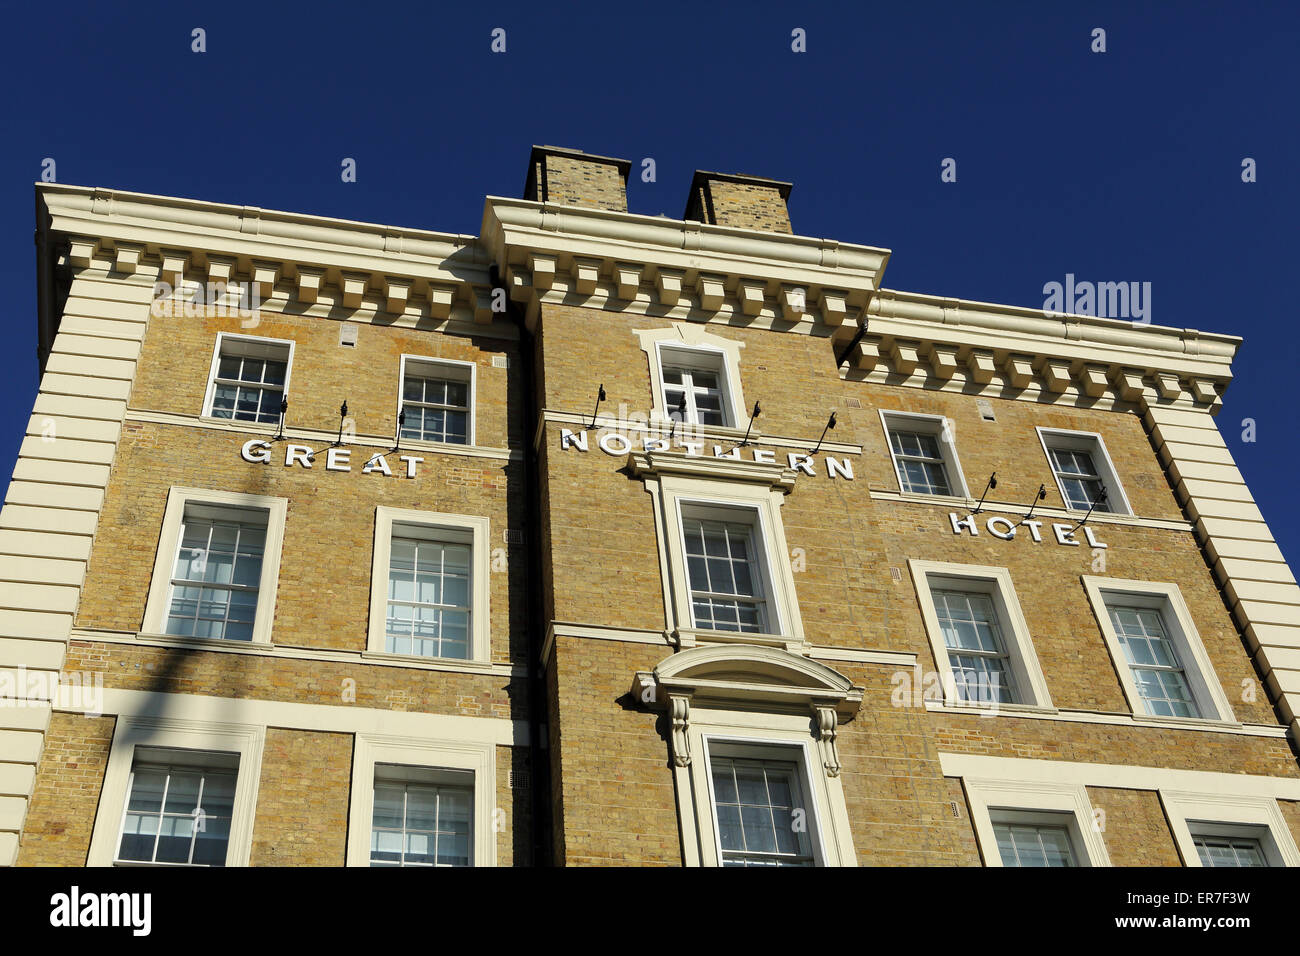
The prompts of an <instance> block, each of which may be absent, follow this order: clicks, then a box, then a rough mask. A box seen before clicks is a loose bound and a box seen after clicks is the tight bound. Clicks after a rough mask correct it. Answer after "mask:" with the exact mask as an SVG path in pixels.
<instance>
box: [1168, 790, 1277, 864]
mask: <svg viewBox="0 0 1300 956" xmlns="http://www.w3.org/2000/svg"><path fill="white" fill-rule="evenodd" d="M1160 802H1161V804H1163V806H1164V809H1165V816H1166V817H1168V818H1169V825H1170V829H1171V830H1172V831H1173V835H1174V843H1175V844H1177V846H1178V854H1179V855H1180V856H1181V857H1182V858H1183V865H1184V866H1202V863H1201V856H1200V854H1199V853H1198V852H1197V851H1196V844H1195V842H1194V841H1195V837H1196V835H1197V834H1199V833H1204V832H1214V831H1217V833H1216V834H1215V835H1221V836H1250V837H1254V838H1256V839H1258V840H1259V845H1260V849H1261V850H1262V851H1263V853H1264V858H1265V859H1266V860H1267V861H1268V865H1269V866H1300V850H1297V848H1296V842H1295V839H1294V838H1293V837H1292V836H1291V828H1290V827H1289V826H1287V822H1286V818H1285V817H1284V816H1283V815H1282V811H1281V809H1279V807H1278V805H1277V800H1275V799H1274V798H1272V797H1248V796H1235V795H1231V794H1223V793H1193V792H1189V791H1185V790H1164V789H1162V790H1161V791H1160Z"/></svg>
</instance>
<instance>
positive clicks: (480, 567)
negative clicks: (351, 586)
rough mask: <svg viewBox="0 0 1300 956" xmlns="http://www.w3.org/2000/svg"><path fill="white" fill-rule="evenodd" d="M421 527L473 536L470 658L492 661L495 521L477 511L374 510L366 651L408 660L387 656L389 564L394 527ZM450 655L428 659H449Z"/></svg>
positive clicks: (377, 508)
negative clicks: (493, 536) (492, 525)
mask: <svg viewBox="0 0 1300 956" xmlns="http://www.w3.org/2000/svg"><path fill="white" fill-rule="evenodd" d="M394 524H397V525H404V524H405V525H418V526H420V527H424V528H435V529H439V530H446V531H450V532H453V533H456V534H457V535H464V534H465V533H466V532H468V533H469V536H470V603H471V607H470V614H469V617H470V660H471V661H481V662H485V663H487V662H490V661H491V659H492V615H491V597H492V588H491V580H492V579H491V573H492V555H491V549H490V546H489V545H490V542H491V540H492V533H491V524H492V522H491V519H489V518H485V517H480V516H477V515H457V514H444V513H441V512H436V511H412V510H410V509H405V508H389V507H387V506H386V505H378V506H376V508H375V551H374V557H373V560H372V561H371V575H370V623H369V627H368V631H367V633H368V640H367V643H366V646H367V649H368V650H369V652H370V653H371V654H372V655H380V654H382V655H385V656H387V657H392V658H400V659H404V660H405V659H408V658H410V657H411V655H393V654H389V652H388V651H387V650H386V649H385V648H386V644H387V641H386V637H385V626H384V622H385V620H386V615H387V609H388V565H389V559H390V558H391V556H392V548H391V542H392V538H393V525H394ZM451 659H452V658H430V660H451Z"/></svg>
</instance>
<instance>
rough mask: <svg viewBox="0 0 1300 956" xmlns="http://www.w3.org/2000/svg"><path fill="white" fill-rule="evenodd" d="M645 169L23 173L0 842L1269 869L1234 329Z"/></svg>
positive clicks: (1272, 655)
mask: <svg viewBox="0 0 1300 956" xmlns="http://www.w3.org/2000/svg"><path fill="white" fill-rule="evenodd" d="M628 168H629V164H628V163H627V162H626V161H623V160H614V159H608V158H604V157H598V156H591V155H588V154H585V153H581V152H578V151H574V150H563V149H554V148H550V147H537V148H535V149H534V150H533V153H532V156H531V158H530V161H529V166H528V174H527V177H526V182H525V187H524V196H525V198H524V199H503V198H496V197H489V198H488V200H487V202H486V206H485V210H484V216H483V223H482V228H481V231H480V235H479V236H460V235H447V234H440V233H432V232H423V231H418V230H412V229H403V228H395V227H388V226H381V225H372V224H364V223H353V222H343V221H338V220H330V219H323V218H319V217H311V216H302V215H295V214H290V213H281V212H270V211H267V210H262V209H256V208H251V207H239V206H224V205H217V204H212V203H205V202H196V201H191V200H182V199H173V198H165V197H156V196H147V195H138V194H131V193H121V192H115V191H111V190H103V189H85V188H79V187H71V186H62V185H43V186H40V187H38V191H37V216H38V220H37V229H38V243H37V246H38V254H37V260H38V270H37V281H38V300H39V307H40V308H39V312H40V315H39V323H40V325H39V329H40V361H41V366H42V378H41V385H40V392H39V395H38V396H37V398H36V401H35V406H34V409H33V413H32V416H31V420H30V425H29V427H28V429H27V438H26V439H25V441H24V443H23V446H22V451H21V454H20V457H19V460H18V462H17V465H16V466H15V469H14V477H13V481H12V483H11V484H10V486H9V491H8V495H7V498H6V502H5V506H4V509H3V511H0V581H3V582H4V583H3V584H0V595H3V599H2V600H0V608H2V609H0V668H3V670H0V702H3V704H4V705H5V706H0V863H5V864H11V863H16V864H17V865H20V866H21V865H71V866H80V865H111V864H127V863H160V864H162V863H167V864H187V863H188V864H194V865H231V866H233V865H291V864H319V865H339V866H341V865H372V864H373V865H397V864H402V865H466V864H473V865H511V864H518V865H528V864H535V863H556V864H568V865H581V864H662V865H672V866H677V865H683V864H684V865H716V864H719V863H727V864H750V865H765V864H774V863H783V864H814V865H848V864H862V865H893V864H916V863H922V864H953V865H981V864H983V865H994V866H996V865H1042V864H1072V865H1094V866H1096V865H1174V866H1176V865H1189V866H1197V865H1203V864H1215V865H1237V864H1251V863H1262V864H1270V865H1295V864H1297V863H1300V853H1297V849H1296V846H1297V839H1300V767H1298V766H1297V760H1296V753H1295V750H1294V749H1293V745H1294V736H1295V734H1296V732H1297V725H1296V724H1295V718H1296V716H1297V714H1298V713H1300V701H1298V699H1297V695H1298V694H1300V589H1297V587H1296V584H1295V581H1294V578H1293V577H1292V575H1291V572H1290V571H1289V570H1288V568H1287V565H1286V563H1285V561H1284V559H1283V557H1282V555H1281V553H1280V551H1279V549H1278V548H1277V546H1276V544H1275V543H1274V542H1273V540H1272V537H1271V535H1270V533H1269V531H1268V527H1267V525H1266V524H1265V522H1264V520H1263V517H1262V516H1261V514H1260V512H1259V510H1258V509H1257V508H1256V506H1255V504H1254V503H1253V501H1252V499H1251V496H1250V493H1249V491H1248V490H1247V489H1246V487H1245V484H1244V482H1243V480H1242V477H1241V475H1240V473H1239V472H1238V470H1237V468H1236V466H1235V465H1234V463H1233V461H1232V458H1231V456H1230V454H1229V453H1228V451H1227V449H1226V447H1225V445H1224V443H1223V441H1222V439H1221V438H1220V436H1219V433H1218V431H1217V429H1216V427H1215V423H1214V418H1213V416H1214V414H1215V412H1216V411H1217V410H1218V406H1219V404H1220V402H1221V394H1222V392H1223V390H1224V388H1225V387H1226V386H1227V384H1228V382H1229V381H1230V378H1231V371H1230V363H1231V360H1232V358H1233V356H1234V354H1235V352H1236V349H1237V346H1238V344H1239V340H1237V339H1235V338H1233V337H1231V336H1225V335H1216V334H1209V333H1200V332H1195V331H1191V330H1185V329H1174V328H1161V327H1156V326H1142V325H1135V324H1133V323H1129V322H1123V321H1117V320H1111V319H1101V318H1093V317H1088V316H1076V315H1053V314H1050V313H1045V312H1043V311H1041V310H1036V309H1028V308H1019V307H1009V306H998V305H990V304H987V303H981V302H971V301H965V300H958V299H950V298H941V297H936V296H931V295H924V294H917V293H911V292H900V291H896V290H890V289H886V288H883V287H882V284H881V283H882V280H883V276H884V270H885V266H886V264H887V262H888V259H889V255H890V253H889V252H888V251H887V250H884V249H879V248H873V247H867V246H861V245H851V244H847V243H841V242H837V241H834V240H826V239H813V238H808V237H804V236H799V235H796V234H794V233H793V231H792V227H791V221H790V216H789V213H788V209H787V199H788V196H789V193H790V186H789V184H786V183H780V182H776V181H773V180H768V179H762V178H758V177H750V176H736V175H723V174H716V173H710V172H697V173H696V174H695V177H694V179H693V181H692V183H691V188H690V193H689V196H688V197H687V203H686V208H685V212H684V214H683V219H681V220H675V219H670V218H666V217H652V216H645V215H638V214H635V213H629V212H628V211H627V198H626V189H625V185H626V177H627V174H628Z"/></svg>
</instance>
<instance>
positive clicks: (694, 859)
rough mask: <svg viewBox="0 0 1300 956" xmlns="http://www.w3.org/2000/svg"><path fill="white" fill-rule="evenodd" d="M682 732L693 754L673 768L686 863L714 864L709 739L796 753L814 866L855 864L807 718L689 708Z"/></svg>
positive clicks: (842, 810) (837, 787)
mask: <svg viewBox="0 0 1300 956" xmlns="http://www.w3.org/2000/svg"><path fill="white" fill-rule="evenodd" d="M687 736H688V739H689V748H690V752H691V753H692V754H694V755H695V756H694V758H693V759H692V760H691V762H690V764H688V765H687V766H685V767H682V766H676V765H675V766H674V767H673V783H674V788H675V790H676V793H677V810H678V819H679V822H680V825H681V830H682V852H683V855H684V863H685V865H686V866H718V865H719V859H720V856H719V843H718V836H717V833H716V826H715V824H714V810H713V807H714V802H713V782H712V774H711V773H710V770H709V753H710V751H709V742H710V741H714V742H726V743H736V744H750V745H756V746H762V747H771V748H773V749H776V748H780V749H782V750H784V751H788V752H790V754H791V755H792V756H793V755H796V754H797V756H796V757H795V758H794V759H795V760H796V762H797V763H798V764H799V766H800V770H801V773H802V775H803V784H804V786H805V790H806V796H807V797H808V798H809V799H810V801H811V805H810V806H809V808H808V809H809V813H808V819H809V834H810V836H812V835H815V837H816V839H815V840H814V841H813V851H814V855H815V856H816V860H817V865H819V866H857V854H856V853H855V851H854V848H853V837H852V834H851V832H850V829H849V819H848V809H847V807H846V805H845V801H844V790H843V786H842V783H841V780H840V778H839V777H837V776H836V777H833V776H831V775H830V774H828V773H827V772H826V771H825V769H824V768H823V766H822V761H821V759H820V757H819V756H818V751H817V748H816V747H814V746H813V745H814V744H815V743H816V741H815V740H814V738H813V734H812V730H811V723H810V721H809V719H808V718H807V717H800V716H794V715H788V714H774V713H745V712H737V711H726V710H711V709H707V708H700V707H695V706H692V707H691V709H690V722H689V725H688V728H687ZM785 759H791V757H786V758H785Z"/></svg>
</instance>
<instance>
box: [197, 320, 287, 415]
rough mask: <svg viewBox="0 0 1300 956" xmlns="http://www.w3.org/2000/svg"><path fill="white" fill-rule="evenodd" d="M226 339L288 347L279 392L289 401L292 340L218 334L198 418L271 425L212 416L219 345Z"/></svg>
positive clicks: (218, 362) (229, 333)
mask: <svg viewBox="0 0 1300 956" xmlns="http://www.w3.org/2000/svg"><path fill="white" fill-rule="evenodd" d="M226 339H234V340H237V341H242V342H258V343H268V344H271V345H287V346H289V357H288V359H287V360H286V361H285V364H284V388H283V389H282V390H281V398H283V399H284V400H285V401H288V399H289V376H290V375H292V374H293V346H294V342H293V339H273V338H269V337H267V336H264V335H241V334H240V333H238V332H218V333H217V341H216V344H215V345H214V346H213V347H212V365H211V366H210V367H209V369H208V387H207V389H206V390H205V391H204V393H203V408H202V410H201V411H200V412H199V417H200V418H204V419H211V420H212V421H218V422H230V421H234V422H237V423H238V424H243V425H271V424H272V423H271V422H245V421H241V420H239V419H233V418H217V417H216V416H214V415H213V414H212V398H213V396H214V395H215V394H216V388H217V366H218V365H219V364H220V362H221V345H222V343H223V342H224V341H225V340H226Z"/></svg>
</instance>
